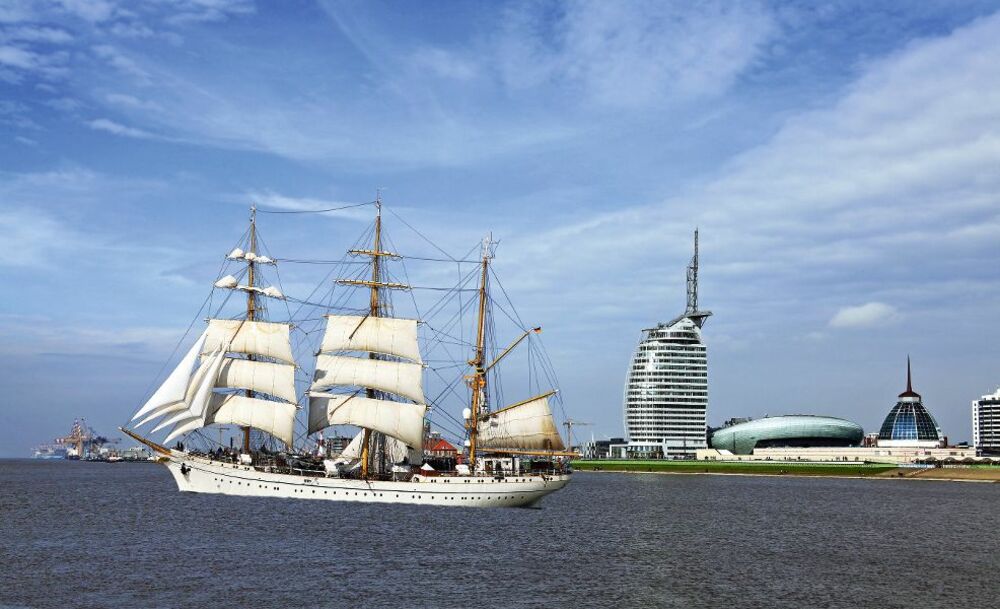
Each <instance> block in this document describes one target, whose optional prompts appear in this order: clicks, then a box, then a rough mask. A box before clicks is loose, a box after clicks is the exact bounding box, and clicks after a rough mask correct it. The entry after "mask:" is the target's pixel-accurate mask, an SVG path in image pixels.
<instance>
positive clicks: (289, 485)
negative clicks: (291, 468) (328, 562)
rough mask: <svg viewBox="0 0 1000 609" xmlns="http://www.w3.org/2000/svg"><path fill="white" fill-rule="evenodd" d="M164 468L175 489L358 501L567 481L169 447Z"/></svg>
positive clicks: (496, 500) (460, 494)
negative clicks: (403, 477)
mask: <svg viewBox="0 0 1000 609" xmlns="http://www.w3.org/2000/svg"><path fill="white" fill-rule="evenodd" d="M170 452H171V454H170V456H169V457H168V458H167V460H166V465H167V468H168V469H169V470H170V473H171V474H172V475H173V477H174V481H175V482H177V487H178V488H179V489H180V490H181V491H187V492H194V493H217V494H223V495H240V496H246V497H282V498H290V499H318V500H326V501H354V502H364V503H399V504H414V505H444V506H451V507H523V506H530V505H533V504H535V503H537V502H538V501H539V500H540V499H541V498H542V497H544V496H545V495H548V494H549V493H552V492H555V491H557V490H559V489H561V488H563V487H564V486H566V485H567V484H568V483H569V479H570V474H554V475H548V474H546V475H540V474H531V475H521V476H507V477H505V478H502V479H497V478H494V477H490V476H419V475H418V476H414V478H413V480H411V481H409V482H393V481H382V480H368V481H366V480H352V479H345V478H329V477H325V476H322V475H318V476H300V475H292V474H278V473H272V472H264V471H259V470H257V469H255V468H253V467H249V466H245V465H238V464H234V463H222V462H219V461H211V460H209V459H205V458H202V457H197V456H193V455H188V454H186V453H183V452H179V451H173V450H172V451H170Z"/></svg>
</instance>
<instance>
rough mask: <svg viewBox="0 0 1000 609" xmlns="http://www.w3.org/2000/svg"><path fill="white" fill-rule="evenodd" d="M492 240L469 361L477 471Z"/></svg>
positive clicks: (472, 461) (487, 242) (486, 246)
mask: <svg viewBox="0 0 1000 609" xmlns="http://www.w3.org/2000/svg"><path fill="white" fill-rule="evenodd" d="M492 243H493V241H492V238H490V237H487V238H486V239H484V240H483V260H482V274H481V275H480V277H479V319H478V322H477V326H476V351H475V356H474V357H473V359H472V360H470V361H469V365H470V366H472V375H471V376H470V378H469V387H470V389H472V404H471V408H470V411H471V414H470V416H469V469H470V470H471V471H472V472H473V473H475V471H476V442H477V440H478V437H479V411H480V410H481V409H482V406H483V404H482V402H483V398H484V397H485V391H486V369H485V368H484V364H485V341H486V299H487V297H488V295H487V293H486V281H487V279H488V278H489V265H490V246H491V245H492Z"/></svg>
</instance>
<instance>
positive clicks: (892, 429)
mask: <svg viewBox="0 0 1000 609" xmlns="http://www.w3.org/2000/svg"><path fill="white" fill-rule="evenodd" d="M943 444H944V437H943V436H942V434H941V428H940V427H939V426H938V424H937V421H935V420H934V417H933V416H931V413H930V412H928V411H927V409H926V408H925V407H924V404H923V398H921V396H920V394H919V393H917V392H916V391H914V390H913V375H912V373H911V369H910V358H909V357H907V358H906V391H904V392H903V393H901V394H899V401H897V402H896V405H895V406H893V407H892V410H890V411H889V414H888V415H886V417H885V420H884V421H883V422H882V427H881V428H880V429H879V433H878V445H879V446H886V447H913V448H938V447H940V446H942V445H943Z"/></svg>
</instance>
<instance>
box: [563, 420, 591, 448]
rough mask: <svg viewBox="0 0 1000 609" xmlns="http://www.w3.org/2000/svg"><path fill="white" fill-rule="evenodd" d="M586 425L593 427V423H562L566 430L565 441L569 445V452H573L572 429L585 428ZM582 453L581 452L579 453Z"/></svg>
mask: <svg viewBox="0 0 1000 609" xmlns="http://www.w3.org/2000/svg"><path fill="white" fill-rule="evenodd" d="M588 425H593V423H588V422H587V421H577V420H575V419H566V420H565V421H563V426H564V427H565V428H566V440H567V441H568V442H567V443H568V444H569V446H568V448H569V450H571V451H572V450H573V428H574V427H586V426H588ZM581 452H582V451H581Z"/></svg>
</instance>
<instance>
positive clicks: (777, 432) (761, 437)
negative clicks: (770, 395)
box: [712, 414, 865, 455]
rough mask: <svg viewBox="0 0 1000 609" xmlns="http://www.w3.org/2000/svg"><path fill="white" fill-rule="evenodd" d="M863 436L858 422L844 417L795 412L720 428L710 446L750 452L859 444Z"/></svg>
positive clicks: (733, 451) (741, 452)
mask: <svg viewBox="0 0 1000 609" xmlns="http://www.w3.org/2000/svg"><path fill="white" fill-rule="evenodd" d="M864 435H865V432H864V430H863V429H861V426H860V425H858V424H857V423H852V422H851V421H847V420H845V419H838V418H835V417H824V416H817V415H801V414H796V415H786V416H779V417H765V418H763V419H756V420H754V421H748V422H746V423H739V424H736V425H731V426H728V427H723V428H722V429H719V430H717V431H716V432H715V433H714V434H712V448H714V449H717V450H725V451H728V452H730V453H732V454H736V455H749V454H752V453H754V452H755V449H763V448H814V447H844V446H858V445H859V444H861V441H862V439H863V438H864Z"/></svg>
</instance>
